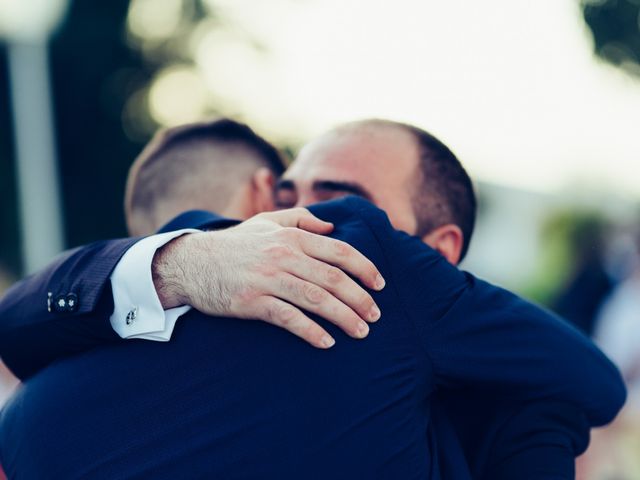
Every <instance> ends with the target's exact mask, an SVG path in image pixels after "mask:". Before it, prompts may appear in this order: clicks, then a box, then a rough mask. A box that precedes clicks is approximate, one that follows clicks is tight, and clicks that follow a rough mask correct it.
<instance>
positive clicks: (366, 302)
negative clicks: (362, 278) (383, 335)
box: [358, 293, 374, 312]
mask: <svg viewBox="0 0 640 480" xmlns="http://www.w3.org/2000/svg"><path fill="white" fill-rule="evenodd" d="M373 305H374V303H373V298H371V296H370V295H368V294H367V293H363V294H362V295H361V297H360V300H359V301H358V306H359V307H360V311H361V312H368V311H369V310H371V309H372V308H373Z"/></svg>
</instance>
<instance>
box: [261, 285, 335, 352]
mask: <svg viewBox="0 0 640 480" xmlns="http://www.w3.org/2000/svg"><path fill="white" fill-rule="evenodd" d="M256 307H257V310H258V311H259V313H260V314H259V315H258V317H257V318H260V319H261V320H265V321H267V322H269V323H271V324H273V325H276V326H278V327H281V328H284V329H285V330H287V331H288V332H291V333H293V334H294V335H297V336H298V337H300V338H302V339H303V340H305V341H306V342H307V343H310V344H311V345H313V346H314V347H316V348H322V349H327V348H331V347H332V346H333V345H334V344H335V343H336V341H335V340H334V339H333V337H332V336H331V335H329V334H328V333H327V331H326V330H325V329H324V328H322V327H321V326H320V325H318V324H317V323H316V322H314V321H312V320H311V319H310V318H309V317H307V316H306V315H305V314H303V313H302V312H301V311H300V310H299V309H298V308H296V307H294V306H293V305H291V304H289V303H287V302H284V301H282V300H280V299H278V298H274V297H268V296H264V297H261V298H260V300H259V301H258V302H256Z"/></svg>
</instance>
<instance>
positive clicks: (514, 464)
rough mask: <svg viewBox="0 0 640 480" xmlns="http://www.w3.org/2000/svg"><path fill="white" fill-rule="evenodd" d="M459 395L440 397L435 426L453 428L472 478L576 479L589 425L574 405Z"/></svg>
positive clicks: (441, 395)
mask: <svg viewBox="0 0 640 480" xmlns="http://www.w3.org/2000/svg"><path fill="white" fill-rule="evenodd" d="M458 393H459V392H458ZM458 393H455V392H441V393H440V394H438V395H437V400H436V401H435V402H434V414H435V413H437V414H439V415H438V417H439V418H438V419H435V418H434V421H436V420H439V419H440V418H445V422H447V421H448V422H450V424H451V425H453V427H454V430H455V432H456V435H457V437H458V439H459V443H460V445H461V446H462V450H463V453H464V457H465V459H466V462H467V463H468V466H469V470H470V472H471V476H472V477H473V478H477V479H483V480H511V479H514V478H517V479H524V480H539V479H543V478H544V479H547V478H553V479H558V480H561V479H567V480H569V479H573V478H575V457H577V456H578V455H580V454H582V453H583V452H584V451H585V449H586V448H587V445H588V441H589V422H588V421H587V419H586V417H585V415H584V414H583V412H581V411H580V410H579V409H577V408H575V406H574V405H573V404H569V403H566V402H560V401H555V400H546V401H536V402H524V403H520V402H515V403H514V402H512V401H508V400H506V399H501V398H499V397H498V398H496V396H495V395H491V394H489V393H484V394H483V393H480V394H478V393H477V392H475V393H474V392H472V391H465V392H464V393H465V394H463V395H459V394H458ZM469 399H472V401H469ZM445 425H446V423H445Z"/></svg>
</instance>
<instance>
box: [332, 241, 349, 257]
mask: <svg viewBox="0 0 640 480" xmlns="http://www.w3.org/2000/svg"><path fill="white" fill-rule="evenodd" d="M334 248H335V253H336V255H337V256H339V257H348V256H349V255H350V254H351V247H350V246H349V244H347V243H345V242H342V241H337V242H336V243H335V247H334Z"/></svg>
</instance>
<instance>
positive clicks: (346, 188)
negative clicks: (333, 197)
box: [313, 180, 372, 200]
mask: <svg viewBox="0 0 640 480" xmlns="http://www.w3.org/2000/svg"><path fill="white" fill-rule="evenodd" d="M313 189H314V190H328V191H331V192H348V193H352V194H354V195H358V196H360V197H363V198H366V199H367V200H371V198H372V197H371V194H370V193H369V192H368V191H367V189H366V188H364V187H363V186H362V185H360V184H359V183H355V182H339V181H334V180H318V181H316V182H313Z"/></svg>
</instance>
